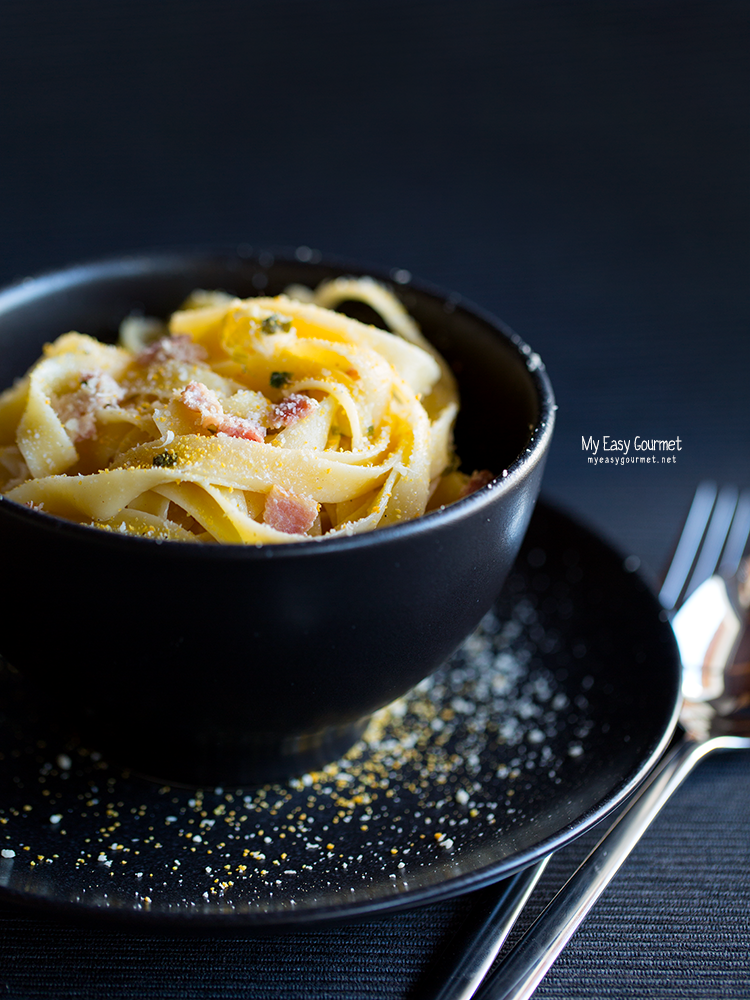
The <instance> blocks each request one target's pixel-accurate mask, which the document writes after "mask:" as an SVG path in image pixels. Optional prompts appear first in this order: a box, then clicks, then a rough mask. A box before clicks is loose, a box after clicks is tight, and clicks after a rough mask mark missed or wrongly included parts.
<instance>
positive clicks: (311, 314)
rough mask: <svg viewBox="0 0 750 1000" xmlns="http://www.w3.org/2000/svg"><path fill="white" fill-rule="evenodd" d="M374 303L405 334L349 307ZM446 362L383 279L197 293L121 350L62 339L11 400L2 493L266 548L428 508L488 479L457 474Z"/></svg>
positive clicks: (2, 444) (1, 440)
mask: <svg viewBox="0 0 750 1000" xmlns="http://www.w3.org/2000/svg"><path fill="white" fill-rule="evenodd" d="M344 300H360V301H363V302H366V303H367V304H368V305H370V306H371V307H372V308H374V309H375V310H376V311H377V312H378V313H379V314H380V315H381V316H382V317H383V319H384V321H385V323H386V324H387V325H388V326H389V328H390V330H391V331H392V332H387V331H385V330H381V329H379V328H377V327H374V326H367V325H365V324H363V323H360V322H358V321H356V320H354V319H351V318H350V317H348V316H345V315H343V314H342V313H337V312H334V311H333V308H334V307H335V306H337V305H339V304H340V303H341V302H342V301H344ZM457 410H458V395H457V391H456V386H455V382H454V379H453V376H452V374H451V372H450V369H449V368H448V366H447V364H446V363H445V361H444V360H443V359H442V358H441V357H440V356H439V355H438V354H437V353H436V352H435V350H434V348H432V346H431V345H430V344H429V343H428V342H427V341H426V340H425V338H424V337H423V336H422V334H421V332H420V331H419V328H418V327H417V325H416V323H415V322H414V321H413V319H412V318H411V317H410V316H409V315H408V314H407V312H406V311H405V310H404V308H403V306H402V305H401V303H400V302H399V301H398V299H397V298H396V297H395V296H394V295H393V294H392V293H391V292H390V291H389V290H388V289H387V288H385V287H384V286H382V285H379V284H377V283H376V282H375V281H373V280H371V279H366V278H365V279H338V280H336V281H331V282H326V283H324V284H323V285H321V286H320V287H319V288H318V289H316V290H315V291H311V290H309V289H301V288H298V287H296V286H295V287H293V288H290V289H288V291H287V294H285V295H280V296H277V297H275V298H251V299H238V298H232V297H230V296H228V295H225V294H223V293H211V292H195V293H193V295H192V296H191V297H190V299H189V300H188V302H187V303H186V304H185V306H184V307H183V308H182V309H181V310H180V311H178V312H176V313H174V314H173V315H172V317H171V318H170V320H169V323H168V326H167V327H165V326H163V325H162V324H160V323H159V321H157V320H144V319H143V318H137V317H130V318H128V319H127V320H125V321H124V322H123V324H122V327H121V330H120V340H119V343H118V344H117V345H116V346H113V345H108V344H103V343H100V342H99V341H97V340H94V339H93V338H92V337H89V336H87V335H85V334H81V333H66V334H64V335H63V336H61V337H59V338H58V339H57V340H55V341H54V342H53V343H51V344H48V345H47V346H46V347H45V349H44V353H43V356H42V358H41V359H40V360H39V361H38V362H37V363H36V364H35V365H34V366H33V367H32V368H31V370H30V371H29V372H28V373H27V375H26V376H25V377H24V378H22V379H20V380H19V381H17V382H16V384H15V385H14V386H13V387H12V388H10V389H8V390H6V391H5V392H4V393H3V394H2V395H0V492H2V493H4V494H5V495H6V496H7V497H9V498H10V499H12V500H15V501H17V502H19V503H22V504H26V505H27V506H30V507H34V508H36V509H40V510H43V511H45V512H47V513H50V514H54V515H57V516H60V517H63V518H67V519H69V520H73V521H76V522H78V523H81V524H86V525H92V526H95V527H99V528H103V529H108V530H111V531H121V532H126V533H128V534H136V535H142V536H146V537H150V538H156V539H160V540H161V539H176V540H181V541H216V542H232V543H243V544H265V543H278V542H291V541H300V540H304V539H310V538H319V539H320V538H329V537H335V536H337V535H341V534H346V535H349V534H355V533H359V532H362V531H369V530H371V529H374V528H378V527H382V526H385V525H390V524H395V523H397V522H399V521H405V520H410V519H412V518H415V517H419V516H420V515H421V514H423V513H425V511H426V510H428V509H431V508H432V507H435V506H440V505H442V504H445V503H449V502H452V501H453V500H455V499H457V498H458V497H459V496H461V495H464V494H465V493H466V492H470V491H471V490H472V489H474V488H475V487H476V486H477V485H481V484H482V483H483V482H486V481H487V479H488V477H489V474H479V476H478V478H477V474H475V475H474V476H473V477H468V476H466V475H463V474H462V473H459V472H456V471H455V469H456V462H455V457H454V454H453V443H452V428H453V423H454V420H455V417H456V413H457Z"/></svg>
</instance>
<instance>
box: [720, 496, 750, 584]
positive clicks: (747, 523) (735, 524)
mask: <svg viewBox="0 0 750 1000" xmlns="http://www.w3.org/2000/svg"><path fill="white" fill-rule="evenodd" d="M748 537H750V490H743V492H742V493H741V494H740V498H739V500H738V501H737V507H736V509H735V512H734V520H733V521H732V528H731V530H730V532H729V538H728V539H727V544H726V546H725V547H724V555H723V556H722V560H721V564H720V569H721V572H722V573H726V574H727V575H728V576H732V575H733V574H734V573H736V572H737V570H738V569H739V567H740V562H741V560H742V557H743V555H744V554H745V547H746V546H747V540H748Z"/></svg>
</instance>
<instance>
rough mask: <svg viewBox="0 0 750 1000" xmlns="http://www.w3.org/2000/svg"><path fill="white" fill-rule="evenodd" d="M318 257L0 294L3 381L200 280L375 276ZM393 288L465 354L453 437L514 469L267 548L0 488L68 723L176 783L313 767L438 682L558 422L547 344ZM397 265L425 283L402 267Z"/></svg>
mask: <svg viewBox="0 0 750 1000" xmlns="http://www.w3.org/2000/svg"><path fill="white" fill-rule="evenodd" d="M299 256H305V257H309V255H308V254H304V253H303V254H300V253H298V254H296V255H295V253H294V252H290V253H288V254H278V253H276V254H271V253H268V252H266V253H262V254H260V255H259V256H257V257H254V256H248V255H243V254H240V253H235V252H216V251H208V252H200V251H199V252H175V253H149V254H144V255H140V256H128V257H123V258H120V259H116V260H109V261H104V262H99V263H93V264H88V265H83V266H78V267H72V268H70V269H67V270H62V271H58V272H55V273H52V274H47V275H44V276H42V277H39V278H35V279H33V280H30V281H25V282H22V283H19V284H17V285H14V286H12V287H10V288H8V289H6V290H5V291H3V292H1V293H0V386H3V387H4V386H8V385H10V384H11V383H12V381H13V379H14V377H16V376H18V375H21V374H22V373H23V372H24V371H25V370H26V369H27V368H28V367H29V366H30V365H31V364H32V363H33V362H34V360H35V359H36V358H37V357H38V356H39V354H40V352H41V347H42V345H43V343H45V342H46V341H49V340H52V339H54V338H55V337H56V336H58V335H59V334H60V333H63V332H65V331H67V330H71V329H75V330H79V331H80V332H83V333H89V334H92V335H95V336H98V337H101V338H102V339H110V340H111V339H112V338H113V337H114V335H115V333H116V330H117V327H118V324H119V323H120V321H121V320H122V318H123V317H124V316H126V315H127V314H129V313H131V312H132V311H133V310H134V309H142V310H143V311H144V313H146V314H147V315H156V316H166V315H168V314H169V313H170V312H171V311H172V310H174V309H175V308H177V307H178V306H179V305H180V303H181V302H182V301H183V300H184V299H185V298H186V296H187V295H188V294H189V293H190V292H191V291H192V290H193V289H194V288H209V289H214V288H220V289H224V290H226V291H229V292H232V293H234V294H237V295H240V296H243V297H244V296H248V295H256V294H260V293H263V294H276V293H278V292H280V291H282V290H283V289H284V288H285V287H286V286H287V285H288V284H290V283H292V282H301V283H304V284H308V285H316V284H317V283H318V282H319V281H321V280H322V279H323V278H327V277H331V276H335V275H338V274H342V273H343V274H361V273H363V270H362V269H361V268H358V267H356V266H352V265H350V264H348V263H341V262H331V261H328V262H326V261H317V262H316V261H314V260H309V259H308V260H306V261H301V260H299V259H298V258H299ZM365 270H366V273H369V274H373V276H374V277H376V278H380V279H382V280H385V281H387V282H389V283H390V284H391V285H392V286H393V287H394V289H395V291H396V292H397V294H398V295H399V297H400V298H401V299H402V300H403V302H404V303H405V305H406V307H407V309H408V310H409V312H410V313H411V314H412V315H413V316H414V317H415V318H416V319H417V321H418V322H419V323H420V325H421V327H422V329H423V331H424V333H425V334H426V335H427V337H428V338H429V339H430V340H431V341H432V342H433V343H434V344H435V345H436V347H437V348H438V349H439V350H440V351H441V352H442V353H443V355H444V356H445V357H446V358H447V359H448V361H449V362H450V364H451V365H452V366H453V368H454V370H455V372H456V374H457V376H458V381H459V386H460V389H461V393H462V410H461V414H460V416H459V420H458V424H457V429H456V443H457V451H458V454H459V455H460V457H461V459H462V461H463V467H464V468H465V469H467V470H468V471H471V470H472V469H474V468H479V469H485V468H489V469H491V470H493V471H494V472H495V473H496V475H497V478H496V479H495V480H494V481H493V482H492V483H490V484H489V485H488V486H485V487H484V488H482V489H481V490H479V491H478V492H477V493H475V494H473V495H471V496H468V497H466V498H465V499H462V500H460V501H459V502H457V503H456V504H454V505H452V506H450V507H448V508H445V509H444V510H441V511H436V512H434V513H430V514H428V515H426V516H425V517H422V518H420V519H418V520H415V521H411V522H409V523H404V524H400V525H397V526H394V527H389V528H383V529H380V530H377V531H374V532H370V533H368V534H363V535H358V536H355V537H349V538H337V539H330V540H326V541H323V542H309V543H308V542H303V543H298V544H290V545H280V546H266V547H262V548H256V547H245V546H240V545H237V546H233V545H196V544H190V543H181V542H167V543H163V544H159V543H157V542H155V541H153V540H148V539H143V538H136V537H129V536H121V535H117V534H113V533H110V532H104V531H100V530H98V529H96V528H87V527H82V526H80V525H76V524H73V523H69V522H66V521H64V520H60V519H58V518H55V517H51V516H48V515H45V514H44V513H40V512H38V511H34V510H29V509H27V508H25V507H22V506H20V505H18V504H16V503H13V502H12V501H9V500H7V499H2V498H0V551H2V561H3V578H4V581H5V583H4V593H3V597H2V602H1V606H0V652H2V653H3V655H4V656H5V657H6V658H7V660H8V662H9V663H10V664H12V665H13V666H14V667H15V668H16V669H17V670H18V671H19V673H20V675H21V677H22V678H23V681H24V684H25V687H26V689H27V691H28V692H29V694H30V697H31V698H32V700H33V702H34V703H35V704H36V705H38V706H43V707H46V709H47V711H48V712H50V713H51V716H52V718H53V719H54V720H56V722H57V724H58V725H59V726H61V727H62V728H63V729H64V730H67V731H69V732H71V733H78V734H80V738H82V739H83V740H85V741H86V742H87V743H88V745H92V746H95V747H96V748H97V749H99V750H101V751H103V752H104V753H105V754H108V755H110V756H111V757H114V758H115V759H117V760H119V761H120V762H122V763H124V764H126V765H128V766H131V767H133V768H136V769H139V770H141V771H143V772H145V773H148V774H152V775H155V776H158V777H160V778H163V779H168V780H171V781H185V782H191V783H234V784H243V783H250V782H256V781H266V780H272V779H275V778H280V777H283V776H287V775H289V774H293V773H302V772H304V771H305V770H308V769H311V768H317V767H320V766H322V765H323V764H325V763H326V762H329V761H331V760H332V759H335V758H336V757H337V756H340V755H341V754H342V753H343V752H344V751H345V750H346V749H348V747H349V746H351V745H352V744H353V743H354V742H355V741H356V739H357V738H358V737H359V735H360V734H361V732H362V731H363V729H364V726H365V724H366V722H367V719H368V717H369V716H370V715H371V713H372V712H373V711H375V710H376V709H378V708H380V707H382V706H384V705H386V704H388V703H389V702H390V701H392V700H393V699H395V698H397V697H398V696H400V695H401V694H403V693H405V692H406V691H407V690H408V689H410V688H411V687H412V686H413V685H414V684H416V683H417V682H418V681H419V680H421V679H422V678H424V677H425V676H427V675H428V674H429V673H431V672H432V671H433V670H434V669H436V668H437V667H438V666H439V665H440V663H441V662H442V661H443V660H445V658H446V657H447V656H448V655H449V654H450V653H451V652H452V651H453V650H454V649H455V648H456V647H457V646H458V645H459V644H460V643H461V641H462V640H463V639H464V638H465V637H466V636H467V635H468V634H469V633H470V632H471V631H472V629H473V628H474V627H475V626H476V624H477V623H478V622H479V620H480V618H481V617H482V616H483V615H484V613H485V612H486V611H487V610H488V609H489V607H490V605H491V604H492V602H493V600H494V599H495V597H496V596H497V594H498V593H499V591H500V589H501V587H502V584H503V581H504V579H505V576H506V574H507V572H508V570H509V569H510V567H511V565H512V563H513V560H514V559H515V556H516V553H517V551H518V548H519V546H520V544H521V540H522V538H523V535H524V532H525V531H526V527H527V524H528V522H529V518H530V516H531V513H532V510H533V507H534V504H535V501H536V498H537V495H538V492H539V486H540V481H541V477H542V470H543V466H544V461H545V457H546V454H547V450H548V448H549V444H550V438H551V435H552V427H553V422H554V402H553V396H552V390H551V388H550V384H549V381H548V379H547V376H546V374H545V372H544V368H543V366H542V365H541V363H540V361H539V359H538V357H537V356H536V355H535V354H533V353H532V352H531V351H530V349H529V348H528V347H527V346H526V345H525V344H524V343H523V342H522V341H521V340H520V338H519V337H518V336H516V335H515V334H514V333H512V332H511V331H509V330H508V329H506V328H505V327H504V326H503V324H502V323H500V322H498V321H497V320H496V319H494V318H493V317H491V316H489V315H487V314H485V313H483V312H481V311H480V310H478V309H476V308H475V307H473V306H471V305H469V304H467V303H465V302H463V301H462V300H461V299H460V298H459V297H457V296H449V295H447V294H445V293H444V292H441V291H439V290H436V289H435V288H432V287H430V286H427V285H424V284H422V283H419V282H416V281H412V280H410V279H409V276H408V275H405V274H404V273H403V272H397V273H396V275H395V279H396V280H394V276H393V275H389V274H378V273H377V271H373V270H372V269H369V268H368V269H365ZM398 279H407V280H406V281H403V280H401V281H399V280H398Z"/></svg>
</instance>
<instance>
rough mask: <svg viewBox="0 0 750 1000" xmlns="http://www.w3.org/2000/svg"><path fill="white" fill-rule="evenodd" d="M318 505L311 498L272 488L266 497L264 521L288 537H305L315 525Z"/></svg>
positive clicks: (279, 488) (279, 487)
mask: <svg viewBox="0 0 750 1000" xmlns="http://www.w3.org/2000/svg"><path fill="white" fill-rule="evenodd" d="M317 516H318V505H317V503H316V502H315V501H314V500H313V499H312V498H311V497H300V496H297V494H296V493H289V492H288V491H287V490H285V489H282V488H281V486H272V487H271V490H270V492H269V494H268V496H267V497H266V507H265V511H264V512H263V520H264V521H265V523H266V524H268V525H269V526H270V527H272V528H275V529H276V530H277V531H283V532H284V533H285V534H287V535H305V534H307V532H308V531H309V530H310V528H311V527H312V526H313V524H314V523H315V518H316V517H317Z"/></svg>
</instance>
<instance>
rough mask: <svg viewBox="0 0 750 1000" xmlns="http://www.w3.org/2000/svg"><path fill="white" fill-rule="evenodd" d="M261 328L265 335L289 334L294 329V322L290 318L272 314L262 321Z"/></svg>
mask: <svg viewBox="0 0 750 1000" xmlns="http://www.w3.org/2000/svg"><path fill="white" fill-rule="evenodd" d="M260 328H261V330H262V331H263V333H266V334H268V335H269V336H270V335H271V334H272V333H289V331H290V330H291V329H292V321H291V319H290V318H289V317H288V316H280V315H279V314H278V313H271V315H270V316H264V317H263V319H262V320H261V321H260Z"/></svg>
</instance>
